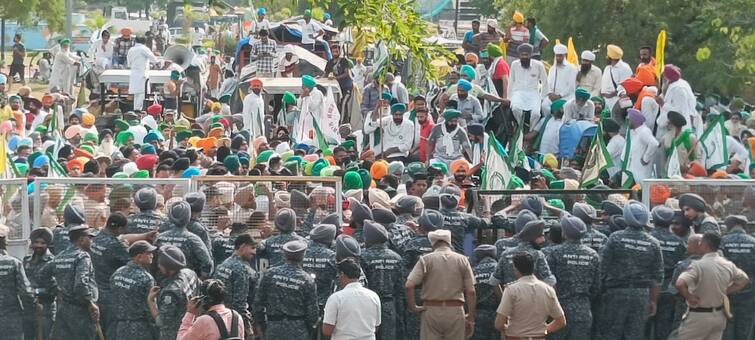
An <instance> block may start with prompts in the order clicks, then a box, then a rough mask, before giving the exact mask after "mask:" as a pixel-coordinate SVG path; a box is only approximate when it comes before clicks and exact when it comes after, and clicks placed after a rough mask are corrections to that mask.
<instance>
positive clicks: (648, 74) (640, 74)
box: [636, 65, 655, 86]
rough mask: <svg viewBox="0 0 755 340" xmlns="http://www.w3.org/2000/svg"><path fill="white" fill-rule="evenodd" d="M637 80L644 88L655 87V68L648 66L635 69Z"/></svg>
mask: <svg viewBox="0 0 755 340" xmlns="http://www.w3.org/2000/svg"><path fill="white" fill-rule="evenodd" d="M636 77H637V79H638V80H639V81H641V82H642V84H644V85H645V86H655V68H654V67H653V66H650V65H643V66H640V67H637V75H636Z"/></svg>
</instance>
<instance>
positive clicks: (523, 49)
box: [508, 43, 548, 127]
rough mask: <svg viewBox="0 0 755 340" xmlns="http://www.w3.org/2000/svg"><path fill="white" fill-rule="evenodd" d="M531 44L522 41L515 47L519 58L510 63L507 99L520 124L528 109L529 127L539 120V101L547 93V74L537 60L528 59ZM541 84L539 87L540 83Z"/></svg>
mask: <svg viewBox="0 0 755 340" xmlns="http://www.w3.org/2000/svg"><path fill="white" fill-rule="evenodd" d="M532 50H533V48H532V45H530V44H527V43H524V44H521V45H519V47H517V51H519V59H518V60H514V62H512V63H511V75H510V76H509V91H508V94H509V99H511V111H512V112H513V113H514V118H516V120H517V123H518V124H522V119H523V117H524V111H530V121H529V122H527V123H528V124H529V126H530V127H532V126H534V125H535V124H536V123H537V122H538V121H539V120H540V101H541V98H542V97H543V96H545V95H546V94H547V86H545V84H547V83H548V76H547V74H546V73H545V66H543V63H542V62H541V61H539V60H534V59H530V55H531V53H532ZM541 84H543V86H542V87H541V86H540V85H541Z"/></svg>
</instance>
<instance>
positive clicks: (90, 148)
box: [79, 144, 94, 155]
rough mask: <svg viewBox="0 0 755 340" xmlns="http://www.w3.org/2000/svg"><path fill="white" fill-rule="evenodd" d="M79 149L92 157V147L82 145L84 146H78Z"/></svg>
mask: <svg viewBox="0 0 755 340" xmlns="http://www.w3.org/2000/svg"><path fill="white" fill-rule="evenodd" d="M79 148H80V149H81V150H84V151H86V152H89V154H90V155H94V147H92V146H91V145H87V144H84V145H81V146H79Z"/></svg>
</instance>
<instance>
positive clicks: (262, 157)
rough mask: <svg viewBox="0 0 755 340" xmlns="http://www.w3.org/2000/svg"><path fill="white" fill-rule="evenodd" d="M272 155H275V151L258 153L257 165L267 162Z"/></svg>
mask: <svg viewBox="0 0 755 340" xmlns="http://www.w3.org/2000/svg"><path fill="white" fill-rule="evenodd" d="M273 154H275V151H273V150H265V151H262V152H260V154H259V155H257V164H260V163H265V162H267V161H268V160H270V157H272V156H273Z"/></svg>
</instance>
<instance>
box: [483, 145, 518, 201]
mask: <svg viewBox="0 0 755 340" xmlns="http://www.w3.org/2000/svg"><path fill="white" fill-rule="evenodd" d="M487 148H488V149H487V157H486V158H485V166H484V167H483V171H482V190H505V189H506V186H507V185H508V184H509V180H510V179H511V165H510V164H509V160H508V155H507V154H506V150H504V149H503V146H502V145H501V143H499V142H498V140H497V139H496V138H495V136H494V135H492V134H488V145H487Z"/></svg>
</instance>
